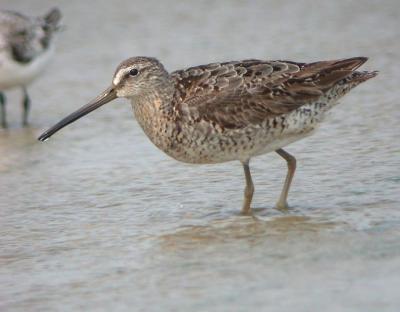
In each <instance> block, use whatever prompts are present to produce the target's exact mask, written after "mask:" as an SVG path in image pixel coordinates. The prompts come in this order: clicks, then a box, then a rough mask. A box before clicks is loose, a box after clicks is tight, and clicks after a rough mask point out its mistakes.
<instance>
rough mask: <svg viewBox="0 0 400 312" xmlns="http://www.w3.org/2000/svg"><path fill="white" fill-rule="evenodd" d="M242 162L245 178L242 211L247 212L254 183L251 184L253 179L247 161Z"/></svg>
mask: <svg viewBox="0 0 400 312" xmlns="http://www.w3.org/2000/svg"><path fill="white" fill-rule="evenodd" d="M242 164H243V169H244V175H245V178H246V188H245V189H244V201H243V208H242V213H243V214H249V213H250V210H251V207H250V204H251V200H252V199H253V194H254V185H253V180H252V179H251V173H250V167H249V161H248V160H247V161H246V162H242Z"/></svg>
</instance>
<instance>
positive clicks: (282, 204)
mask: <svg viewBox="0 0 400 312" xmlns="http://www.w3.org/2000/svg"><path fill="white" fill-rule="evenodd" d="M276 209H278V210H281V211H287V210H288V209H289V205H288V203H287V201H278V202H277V203H276Z"/></svg>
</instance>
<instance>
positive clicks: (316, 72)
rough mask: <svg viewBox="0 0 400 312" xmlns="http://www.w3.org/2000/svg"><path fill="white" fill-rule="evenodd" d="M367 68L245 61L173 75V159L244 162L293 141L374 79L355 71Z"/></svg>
mask: <svg viewBox="0 0 400 312" xmlns="http://www.w3.org/2000/svg"><path fill="white" fill-rule="evenodd" d="M366 60H367V58H364V57H356V58H350V59H344V60H334V61H322V62H315V63H298V62H291V61H261V60H245V61H239V62H226V63H213V64H208V65H201V66H196V67H192V68H188V69H185V70H179V71H175V72H173V73H171V77H172V79H173V80H174V81H175V86H176V95H175V101H174V111H175V114H176V121H175V122H176V124H177V127H178V132H179V133H178V135H177V138H178V144H175V145H174V146H173V148H172V149H171V153H170V155H172V156H173V157H175V158H177V159H179V160H182V161H187V162H195V163H201V162H203V163H213V162H223V161H228V160H235V159H242V160H244V159H248V158H250V157H252V156H255V155H259V154H263V153H266V152H270V151H272V150H276V149H279V148H281V147H283V146H285V145H287V144H289V143H292V142H294V141H297V140H299V139H301V138H302V137H304V136H307V135H309V133H311V132H312V130H314V128H315V127H316V126H317V124H318V122H319V121H320V119H321V117H322V116H323V114H324V112H325V111H326V110H327V109H328V108H330V107H331V106H333V105H334V104H335V103H336V102H337V100H338V99H339V98H340V97H341V96H343V95H344V94H345V93H347V92H348V91H349V90H350V89H352V88H353V87H355V86H356V85H358V84H359V83H361V82H363V81H365V80H367V79H369V78H372V77H374V76H375V75H376V72H359V71H356V69H357V68H358V67H360V66H361V65H362V64H363V63H364V62H365V61H366ZM174 149H175V150H174Z"/></svg>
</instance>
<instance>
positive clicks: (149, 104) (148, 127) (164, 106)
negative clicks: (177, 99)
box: [132, 81, 175, 148]
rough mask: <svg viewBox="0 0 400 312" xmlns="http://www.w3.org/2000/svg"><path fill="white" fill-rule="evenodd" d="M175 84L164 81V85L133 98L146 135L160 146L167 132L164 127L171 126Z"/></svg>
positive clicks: (133, 103)
mask: <svg viewBox="0 0 400 312" xmlns="http://www.w3.org/2000/svg"><path fill="white" fill-rule="evenodd" d="M174 93H175V86H174V84H173V83H172V81H168V83H166V82H164V83H163V85H162V86H159V87H157V88H153V89H151V90H144V91H143V93H142V94H141V95H140V96H137V97H135V98H133V99H132V108H133V111H134V113H135V117H136V120H137V121H138V123H139V124H140V126H141V127H142V128H143V130H144V132H145V133H146V135H147V136H148V137H149V138H150V139H151V140H152V141H153V143H154V144H155V145H157V146H158V147H159V148H162V147H161V146H159V145H160V144H161V143H160V142H157V140H159V139H160V140H161V137H162V136H163V134H165V133H166V131H165V129H163V130H161V128H162V127H169V124H170V122H169V121H171V120H172V119H173V114H174V113H173V112H174V109H173V99H174Z"/></svg>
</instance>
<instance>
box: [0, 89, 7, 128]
mask: <svg viewBox="0 0 400 312" xmlns="http://www.w3.org/2000/svg"><path fill="white" fill-rule="evenodd" d="M0 114H1V126H2V127H3V128H7V118H6V97H5V95H4V93H3V92H0Z"/></svg>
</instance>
